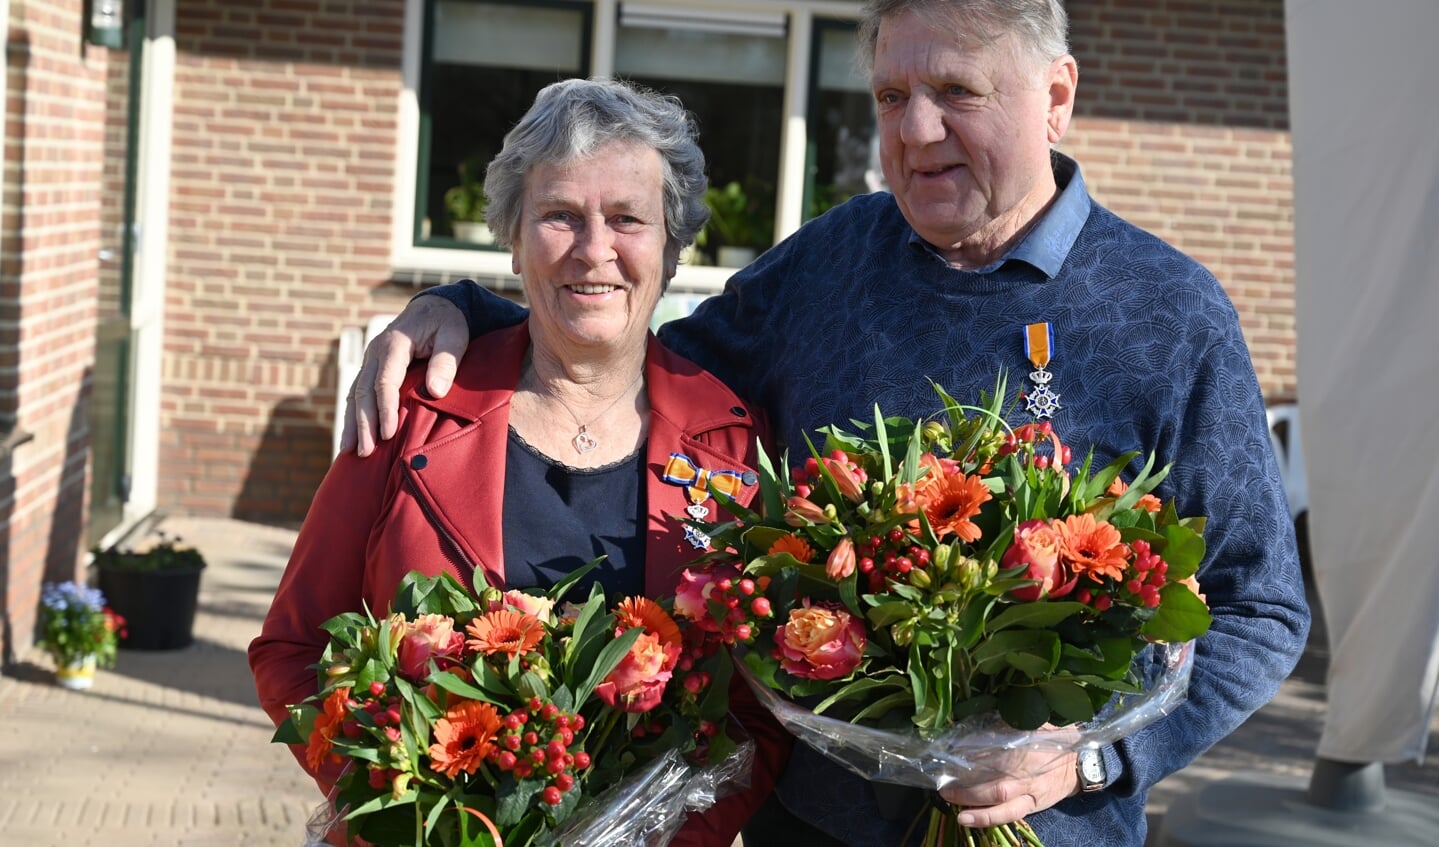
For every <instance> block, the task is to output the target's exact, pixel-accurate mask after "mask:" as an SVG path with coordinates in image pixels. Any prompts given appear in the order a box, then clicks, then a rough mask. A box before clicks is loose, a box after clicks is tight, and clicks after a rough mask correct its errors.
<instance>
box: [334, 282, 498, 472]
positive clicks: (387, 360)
mask: <svg viewBox="0 0 1439 847" xmlns="http://www.w3.org/2000/svg"><path fill="white" fill-rule="evenodd" d="M469 343H470V327H469V324H468V322H466V320H465V315H464V312H461V311H460V309H459V307H457V306H455V305H454V304H453V303H451V302H450V301H448V300H446V299H445V298H443V297H416V298H414V299H413V300H411V301H410V302H409V303H407V304H406V305H405V309H404V311H402V312H400V314H399V316H398V317H396V318H395V319H394V320H393V321H391V322H390V325H389V326H388V327H386V328H385V331H384V332H382V333H380V334H379V335H377V336H375V338H374V340H373V341H371V342H370V343H369V345H368V346H366V347H365V361H364V363H363V365H361V367H360V373H359V375H358V376H356V377H355V381H354V382H353V383H352V384H351V385H350V391H349V393H348V394H347V395H346V396H345V428H344V431H343V432H342V433H341V435H340V450H341V451H342V452H343V451H345V450H349V449H351V448H354V449H355V453H356V454H357V455H360V456H368V455H370V454H371V453H373V452H374V450H375V445H376V444H377V443H378V442H379V441H381V440H385V439H389V438H392V437H394V435H395V428H396V427H397V426H398V425H399V409H400V384H401V383H402V382H403V381H404V379H405V371H406V370H408V369H409V367H410V362H413V361H414V360H415V359H419V358H423V357H425V356H429V357H430V365H429V369H428V370H427V371H426V372H425V388H426V390H428V391H429V392H430V395H431V396H433V397H443V396H445V395H446V394H448V393H449V391H450V385H451V384H452V383H453V382H454V380H455V368H456V367H457V366H458V364H459V361H460V356H461V355H463V354H464V352H465V348H466V347H467V346H469ZM377 436H378V438H377Z"/></svg>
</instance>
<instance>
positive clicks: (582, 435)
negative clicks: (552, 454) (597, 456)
mask: <svg viewBox="0 0 1439 847" xmlns="http://www.w3.org/2000/svg"><path fill="white" fill-rule="evenodd" d="M570 443H571V444H573V445H575V452H576V453H579V454H580V455H581V456H583V455H584V454H586V453H588V452H590V451H591V450H593V449H595V448H596V447H598V446H600V443H599V442H598V441H596V440H595V437H594V436H593V435H590V434H589V433H588V432H585V428H584V427H583V426H581V427H580V431H579V432H577V433H575V437H574V438H572V439H570Z"/></svg>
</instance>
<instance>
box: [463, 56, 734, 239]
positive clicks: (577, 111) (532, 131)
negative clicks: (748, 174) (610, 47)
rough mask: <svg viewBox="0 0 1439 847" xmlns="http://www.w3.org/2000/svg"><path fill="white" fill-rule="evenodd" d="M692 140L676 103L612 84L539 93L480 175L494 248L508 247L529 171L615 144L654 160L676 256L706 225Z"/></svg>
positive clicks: (700, 159) (560, 86)
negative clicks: (644, 151) (649, 152)
mask: <svg viewBox="0 0 1439 847" xmlns="http://www.w3.org/2000/svg"><path fill="white" fill-rule="evenodd" d="M698 136H699V129H698V126H697V125H696V123H695V120H694V117H693V116H692V115H691V114H690V113H689V112H688V111H687V110H686V109H685V107H684V106H683V105H682V104H681V103H680V101H679V99H678V98H676V97H671V96H668V95H664V94H660V93H658V92H655V91H650V90H647V89H644V88H641V87H639V86H636V85H633V84H630V83H627V82H620V81H616V80H611V79H567V80H563V81H561V82H556V83H551V84H550V85H547V86H545V87H544V88H543V89H541V90H540V93H539V94H538V95H536V96H535V102H534V105H532V106H530V109H529V111H528V112H526V113H525V116H524V117H523V118H520V122H519V123H517V124H515V126H514V128H513V129H511V130H510V131H509V132H508V133H506V134H505V146H504V149H502V150H501V151H500V153H499V155H498V156H496V157H495V158H494V159H493V160H492V161H491V162H490V165H489V168H488V169H487V170H486V171H485V195H486V197H488V198H489V205H488V206H487V207H486V215H485V217H486V220H487V221H488V223H489V226H490V230H491V231H492V232H494V234H495V241H496V243H498V244H499V245H500V246H501V247H505V248H509V247H510V246H511V245H512V244H513V243H514V237H515V234H516V232H517V228H518V227H519V223H520V213H521V206H522V201H523V198H524V191H525V175H526V174H527V173H529V171H530V168H533V167H534V166H535V165H537V164H539V163H541V162H550V163H556V164H564V163H568V162H573V161H575V160H576V159H582V158H584V157H586V156H588V155H590V154H591V153H593V152H595V151H596V150H598V149H599V148H600V147H602V146H604V145H606V144H610V143H612V142H616V141H619V142H634V143H637V144H644V145H646V146H649V147H652V148H654V149H655V150H656V151H658V152H659V154H660V159H661V160H662V161H663V163H664V209H665V230H666V232H667V233H668V234H669V246H670V248H671V249H672V250H674V254H678V252H679V250H680V249H682V248H684V247H687V246H689V245H690V244H692V243H694V240H695V236H697V235H698V234H699V231H700V229H701V228H702V227H704V225H705V222H706V221H708V220H709V207H708V206H706V205H705V203H704V195H705V189H706V188H707V187H708V186H709V182H708V180H707V178H706V177H705V157H704V153H702V152H701V151H700V148H699V143H698V142H697V141H696V139H697V138H698Z"/></svg>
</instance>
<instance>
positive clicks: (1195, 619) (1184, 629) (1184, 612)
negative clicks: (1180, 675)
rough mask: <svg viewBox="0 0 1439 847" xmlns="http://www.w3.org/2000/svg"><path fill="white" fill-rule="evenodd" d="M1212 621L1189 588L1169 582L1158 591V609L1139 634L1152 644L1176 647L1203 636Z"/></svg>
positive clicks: (1205, 608) (1207, 611) (1200, 601)
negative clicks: (1167, 644) (1152, 642)
mask: <svg viewBox="0 0 1439 847" xmlns="http://www.w3.org/2000/svg"><path fill="white" fill-rule="evenodd" d="M1213 620H1214V619H1213V617H1212V616H1211V615H1210V613H1209V607H1208V606H1206V605H1205V604H1204V601H1203V600H1200V599H1199V597H1198V596H1196V595H1195V593H1194V592H1193V591H1190V590H1189V587H1188V586H1185V585H1180V584H1178V583H1173V582H1171V583H1169V584H1168V585H1166V586H1164V587H1163V588H1161V589H1159V609H1158V611H1157V612H1156V613H1155V615H1154V617H1152V618H1150V619H1149V622H1148V623H1146V624H1145V625H1144V628H1143V629H1142V630H1141V632H1142V633H1143V634H1144V636H1145V637H1146V638H1151V639H1153V640H1155V641H1166V642H1169V643H1171V644H1178V643H1181V642H1184V641H1193V640H1194V639H1196V638H1198V637H1199V636H1201V635H1203V634H1204V633H1205V632H1207V631H1208V630H1209V625H1210V623H1212V622H1213Z"/></svg>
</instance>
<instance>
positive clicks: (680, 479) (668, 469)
mask: <svg viewBox="0 0 1439 847" xmlns="http://www.w3.org/2000/svg"><path fill="white" fill-rule="evenodd" d="M660 479H662V480H664V481H665V482H668V483H670V484H672V485H683V486H684V487H685V494H686V495H688V496H689V499H690V502H691V503H694V504H696V505H698V504H700V503H703V502H704V501H706V500H708V499H709V497H710V490H711V489H713V490H715V491H718V492H720V493H722V494H724V496H726V497H728V498H730V499H731V500H733V499H735V497H737V496H738V495H739V493H740V490H741V489H743V488H744V485H745V483H744V478H743V477H742V476H741V474H740V473H739V471H729V470H719V471H707V470H705V469H704V468H702V467H700V466H699V464H697V463H696V462H695V460H694V459H691V458H690V457H689V456H686V455H685V454H683V453H671V454H670V458H669V461H668V462H666V463H665V472H664V474H662V475H661V476H660Z"/></svg>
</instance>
